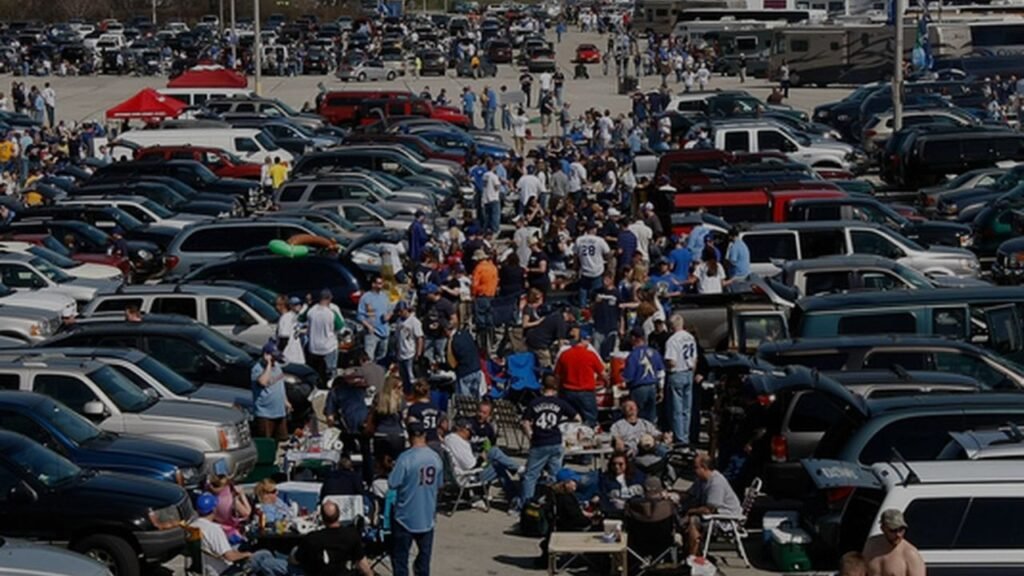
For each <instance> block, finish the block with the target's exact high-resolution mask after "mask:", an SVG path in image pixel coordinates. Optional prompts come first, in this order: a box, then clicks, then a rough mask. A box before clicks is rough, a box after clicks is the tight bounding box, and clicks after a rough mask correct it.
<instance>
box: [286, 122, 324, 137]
mask: <svg viewBox="0 0 1024 576" xmlns="http://www.w3.org/2000/svg"><path fill="white" fill-rule="evenodd" d="M288 127H289V128H291V129H292V130H295V131H296V132H298V133H299V134H302V135H303V136H305V137H306V138H316V137H317V135H316V133H315V132H313V131H312V130H310V129H309V128H306V127H305V126H303V125H301V124H288Z"/></svg>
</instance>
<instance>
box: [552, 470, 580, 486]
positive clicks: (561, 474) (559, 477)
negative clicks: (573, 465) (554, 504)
mask: <svg viewBox="0 0 1024 576" xmlns="http://www.w3.org/2000/svg"><path fill="white" fill-rule="evenodd" d="M570 480H572V481H573V482H577V483H578V482H579V481H580V475H579V474H578V473H577V472H576V471H575V470H572V469H570V468H562V469H561V470H559V471H558V474H555V481H556V482H568V481H570Z"/></svg>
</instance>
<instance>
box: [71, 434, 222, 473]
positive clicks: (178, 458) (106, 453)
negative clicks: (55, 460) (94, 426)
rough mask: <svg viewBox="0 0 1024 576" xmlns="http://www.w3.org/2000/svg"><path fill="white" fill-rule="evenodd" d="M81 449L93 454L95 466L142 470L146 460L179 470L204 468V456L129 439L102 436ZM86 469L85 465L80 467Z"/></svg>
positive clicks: (146, 441)
mask: <svg viewBox="0 0 1024 576" xmlns="http://www.w3.org/2000/svg"><path fill="white" fill-rule="evenodd" d="M82 449H83V450H85V451H88V452H92V453H93V456H95V458H94V459H93V460H95V461H97V462H107V463H110V464H115V463H117V464H136V465H140V466H145V464H146V462H145V460H146V459H152V460H155V461H160V462H165V463H168V464H173V465H174V466H177V467H178V468H196V467H199V466H202V464H203V453H202V452H200V451H198V450H193V449H192V448H186V447H184V446H179V445H177V444H172V443H170V442H161V441H159V440H152V439H150V438H141V437H137V436H129V435H124V436H122V435H117V434H104V435H103V436H100V437H99V438H96V439H95V440H92V441H90V442H87V443H86V444H84V445H83V446H82ZM79 464H82V465H85V463H81V462H80V463H79Z"/></svg>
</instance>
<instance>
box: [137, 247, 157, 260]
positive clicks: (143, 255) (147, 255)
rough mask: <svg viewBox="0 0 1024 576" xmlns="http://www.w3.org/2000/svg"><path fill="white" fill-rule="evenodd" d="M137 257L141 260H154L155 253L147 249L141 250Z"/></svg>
mask: <svg viewBox="0 0 1024 576" xmlns="http://www.w3.org/2000/svg"><path fill="white" fill-rule="evenodd" d="M135 255H136V256H138V257H139V259H140V260H152V259H153V253H152V252H150V251H149V250H146V249H142V250H139V251H138V252H136V253H135Z"/></svg>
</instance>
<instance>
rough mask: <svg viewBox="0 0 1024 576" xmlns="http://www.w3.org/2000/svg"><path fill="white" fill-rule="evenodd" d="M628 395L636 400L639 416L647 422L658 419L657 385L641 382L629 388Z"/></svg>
mask: <svg viewBox="0 0 1024 576" xmlns="http://www.w3.org/2000/svg"><path fill="white" fill-rule="evenodd" d="M629 397H630V398H632V399H633V400H635V401H636V406H637V408H638V409H639V413H640V417H641V418H643V419H644V420H647V421H648V422H657V421H658V387H657V386H655V385H654V384H641V385H640V386H637V387H635V388H630V389H629Z"/></svg>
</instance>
